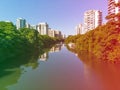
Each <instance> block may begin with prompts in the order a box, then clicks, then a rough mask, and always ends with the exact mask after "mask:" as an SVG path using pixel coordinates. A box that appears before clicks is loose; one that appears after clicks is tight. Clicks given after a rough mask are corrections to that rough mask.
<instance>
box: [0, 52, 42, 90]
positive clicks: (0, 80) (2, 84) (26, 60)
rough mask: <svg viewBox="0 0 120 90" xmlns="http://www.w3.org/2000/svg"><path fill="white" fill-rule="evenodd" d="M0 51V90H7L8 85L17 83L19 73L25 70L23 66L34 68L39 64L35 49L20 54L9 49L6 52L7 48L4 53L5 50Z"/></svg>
mask: <svg viewBox="0 0 120 90" xmlns="http://www.w3.org/2000/svg"><path fill="white" fill-rule="evenodd" d="M42 52H44V50H43V51H42ZM0 53H2V54H1V55H0V90H8V89H7V88H8V86H9V85H12V84H15V83H17V82H18V79H19V78H20V76H21V74H23V73H25V72H26V71H27V70H26V69H25V68H27V67H28V68H30V67H31V69H36V68H37V67H38V65H39V63H38V57H39V53H38V51H37V50H36V51H33V52H31V53H22V54H20V53H19V52H14V53H13V52H12V53H11V52H10V51H9V53H8V50H7V53H6V51H3V50H0ZM14 54H15V55H14ZM6 56H7V58H6ZM40 56H41V54H40Z"/></svg>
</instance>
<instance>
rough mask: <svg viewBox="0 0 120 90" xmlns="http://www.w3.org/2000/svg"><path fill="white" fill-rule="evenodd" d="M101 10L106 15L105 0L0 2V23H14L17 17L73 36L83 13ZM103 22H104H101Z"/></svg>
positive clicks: (3, 0) (7, 0) (17, 0)
mask: <svg viewBox="0 0 120 90" xmlns="http://www.w3.org/2000/svg"><path fill="white" fill-rule="evenodd" d="M90 9H94V10H101V11H102V12H103V19H104V17H105V16H106V15H107V0H0V21H4V20H9V21H12V22H14V24H15V23H16V19H17V18H19V17H22V18H25V19H26V20H27V22H28V23H30V24H32V25H36V24H38V23H39V22H47V23H48V24H49V27H50V28H53V29H56V30H60V31H62V33H63V34H66V35H70V34H75V26H76V25H77V24H79V23H83V15H84V12H85V11H87V10H90ZM103 21H104V22H105V20H103Z"/></svg>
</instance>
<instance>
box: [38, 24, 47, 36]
mask: <svg viewBox="0 0 120 90" xmlns="http://www.w3.org/2000/svg"><path fill="white" fill-rule="evenodd" d="M48 29H49V26H48V24H47V23H39V24H38V27H37V30H38V32H39V33H40V34H41V35H48Z"/></svg>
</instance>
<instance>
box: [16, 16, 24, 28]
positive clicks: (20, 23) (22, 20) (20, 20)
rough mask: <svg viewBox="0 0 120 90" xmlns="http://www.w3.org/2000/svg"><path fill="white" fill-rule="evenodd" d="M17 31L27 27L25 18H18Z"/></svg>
mask: <svg viewBox="0 0 120 90" xmlns="http://www.w3.org/2000/svg"><path fill="white" fill-rule="evenodd" d="M16 27H17V29H20V28H24V27H26V20H25V19H23V18H18V19H17V22H16Z"/></svg>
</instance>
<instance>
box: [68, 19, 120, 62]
mask: <svg viewBox="0 0 120 90" xmlns="http://www.w3.org/2000/svg"><path fill="white" fill-rule="evenodd" d="M70 42H72V43H75V45H76V47H75V50H76V52H77V53H80V52H81V51H87V52H91V53H92V54H94V55H95V56H97V58H99V59H101V60H104V61H106V62H107V61H109V62H120V23H119V21H115V20H114V19H111V21H109V22H108V23H106V24H105V25H103V26H99V27H97V28H96V29H94V30H91V31H89V32H87V33H86V34H83V35H76V36H69V37H68V38H67V39H66V43H67V44H68V43H70Z"/></svg>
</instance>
